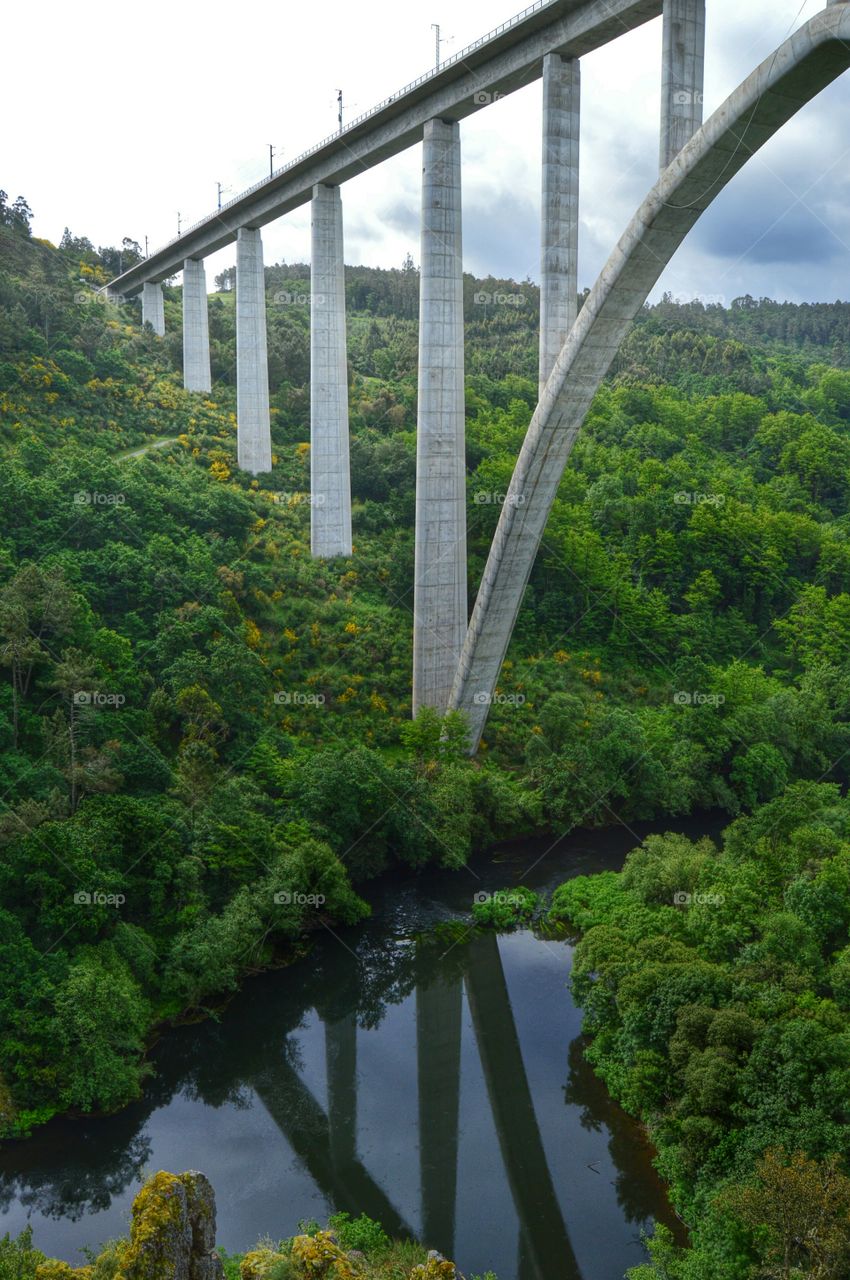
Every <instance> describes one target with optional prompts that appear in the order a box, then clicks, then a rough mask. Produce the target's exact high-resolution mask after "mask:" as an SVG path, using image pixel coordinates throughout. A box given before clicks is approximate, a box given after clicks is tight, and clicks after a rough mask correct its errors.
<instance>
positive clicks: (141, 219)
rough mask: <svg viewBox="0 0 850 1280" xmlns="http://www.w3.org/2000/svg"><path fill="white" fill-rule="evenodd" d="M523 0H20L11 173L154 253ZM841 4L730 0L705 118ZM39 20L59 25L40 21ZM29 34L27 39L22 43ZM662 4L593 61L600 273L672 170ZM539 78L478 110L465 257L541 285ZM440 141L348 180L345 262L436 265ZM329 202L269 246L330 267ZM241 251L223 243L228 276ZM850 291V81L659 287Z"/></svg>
mask: <svg viewBox="0 0 850 1280" xmlns="http://www.w3.org/2000/svg"><path fill="white" fill-rule="evenodd" d="M517 3H518V0H451V3H447V0H357V3H356V4H355V3H353V2H352V0H347V2H342V3H340V2H338V0H316V2H315V3H313V4H306V3H299V4H293V3H292V0H283V2H282V3H279V4H277V5H268V4H263V3H261V0H239V4H238V5H235V6H234V5H231V4H224V3H222V2H221V0H205V2H204V3H203V4H201V3H200V2H199V0H176V3H175V0H147V3H146V4H145V5H136V6H128V5H123V4H118V5H116V4H115V3H114V0H78V3H76V4H74V5H69V4H66V3H63V4H61V5H60V4H59V3H58V0H46V3H45V4H43V5H40V6H38V7H37V8H36V9H33V8H32V7H30V6H23V5H16V6H9V7H8V8H7V10H6V12H5V14H4V19H3V27H4V37H5V39H4V46H5V50H4V57H3V64H4V65H3V77H4V82H5V95H4V97H5V101H6V103H7V104H10V103H17V104H18V106H17V115H16V117H12V116H11V115H10V110H9V109H8V107H7V112H6V129H5V137H3V138H2V142H0V187H2V188H3V189H4V190H6V191H7V192H8V193H9V196H10V198H12V199H14V198H15V197H16V196H17V195H19V194H23V195H24V196H26V197H27V199H28V201H29V203H30V205H31V207H32V209H33V211H34V215H35V217H34V222H33V232H34V234H35V235H37V236H43V237H45V238H47V239H49V240H52V241H53V242H54V243H56V242H58V240H59V239H60V237H61V235H62V231H63V229H64V227H65V226H68V227H70V229H71V231H72V232H73V233H74V234H75V235H86V236H88V237H89V238H90V239H91V240H92V241H93V242H94V244H95V245H117V244H119V243H120V241H121V239H122V237H124V236H129V237H131V238H132V239H135V240H138V241H139V242H140V243H141V244H142V245H144V242H145V237H146V236H147V237H148V242H149V245H150V248H151V249H152V250H153V249H154V248H155V247H156V246H158V245H159V244H161V243H163V242H164V241H166V240H168V239H170V238H171V237H172V236H173V235H174V234H175V233H176V231H177V218H178V213H179V214H180V215H181V217H182V219H183V226H184V227H185V226H187V225H189V224H191V223H192V222H195V221H197V220H198V219H199V218H201V217H203V216H204V215H205V214H207V213H210V212H212V210H213V209H214V208H215V207H216V200H217V190H216V183H217V182H221V183H222V185H223V186H224V187H225V189H226V192H225V196H224V198H225V199H228V198H230V196H232V195H235V194H237V193H238V192H239V191H241V190H243V189H244V188H245V187H247V186H250V185H251V184H252V183H254V182H256V181H258V180H259V179H260V178H262V177H263V176H264V175H265V174H267V173H268V164H269V149H268V148H269V144H272V145H273V147H274V148H275V165H276V167H277V166H279V165H281V164H283V163H285V162H286V160H287V159H293V158H295V157H296V156H297V155H298V154H299V153H300V152H301V151H303V150H305V149H306V148H308V147H310V146H312V145H313V144H315V143H316V142H318V141H320V140H321V139H322V138H324V137H326V136H327V135H328V134H330V133H333V132H334V131H335V129H336V111H337V104H336V95H337V90H338V89H340V88H342V90H343V95H344V105H345V112H346V115H347V116H348V118H353V116H355V115H357V114H359V113H360V112H362V111H365V110H367V109H369V108H370V107H371V106H373V105H374V104H375V103H377V102H378V101H380V100H381V99H383V98H385V97H388V96H389V95H390V94H392V93H395V92H396V91H397V90H398V89H400V88H401V87H402V86H403V85H405V84H407V83H408V82H409V81H411V80H413V79H415V78H416V77H417V76H418V75H420V74H421V73H422V72H424V71H427V70H428V69H429V68H430V67H432V66H433V63H434V37H435V33H434V31H433V30H432V29H431V24H432V23H440V25H441V34H442V35H443V37H444V38H445V40H444V44H443V56H444V57H448V56H451V55H452V54H454V53H456V52H458V51H460V50H461V49H462V48H463V47H464V46H465V45H467V44H470V43H471V42H472V41H473V40H475V39H477V38H478V37H479V36H481V35H483V34H484V33H485V32H487V31H488V30H491V29H492V28H493V27H495V26H497V25H498V24H499V23H501V22H503V21H505V20H507V19H508V18H510V17H512V16H513V15H514V13H516V12H517V11H518V10H517V8H516V7H515V6H516V5H517ZM822 7H823V0H708V30H707V50H706V114H709V113H710V112H712V111H714V110H715V109H716V107H717V106H718V105H719V104H720V103H721V102H722V101H723V100H724V98H726V96H727V95H728V94H729V93H730V92H731V91H732V90H733V89H734V88H735V87H736V86H737V84H738V83H739V82H740V81H741V80H742V79H743V78H744V77H745V76H746V75H747V74H748V73H749V72H750V71H751V70H752V69H753V67H755V65H756V64H757V63H758V62H760V61H761V60H762V59H764V58H766V57H768V56H769V55H770V54H771V53H772V52H773V50H774V48H775V47H776V46H777V45H778V44H779V43H780V42H781V41H782V40H783V39H784V38H785V37H787V36H788V35H789V34H790V33H791V32H792V31H793V30H794V29H795V28H796V27H798V26H799V25H801V23H802V22H804V21H805V20H806V19H808V18H810V17H812V16H813V15H814V14H815V13H816V12H817V11H818V10H819V9H820V8H822ZM36 14H37V24H36V22H35V20H34V19H35V15H36ZM16 50H17V53H16V52H15V51H16ZM660 61H661V21H660V19H658V20H656V21H655V22H652V23H649V24H647V25H646V26H645V27H643V28H642V29H641V30H639V31H637V32H633V33H630V34H626V35H624V36H622V37H621V38H620V39H618V40H617V41H615V42H614V43H612V44H611V45H609V46H607V47H606V48H605V49H602V50H598V51H597V52H596V53H593V54H589V55H588V56H587V57H585V58H584V59H583V60H582V132H581V176H580V181H581V222H580V238H579V285H580V287H582V288H583V287H585V286H587V287H589V286H591V285H592V284H593V282H594V280H595V278H596V275H597V274H598V272H599V270H600V269H601V267H602V266H603V264H604V262H605V260H606V258H607V257H608V254H609V253H610V251H611V249H612V248H613V247H614V245H615V243H616V241H617V240H618V238H619V236H620V235H621V234H622V232H623V230H624V228H625V226H626V225H627V223H628V221H629V219H630V218H631V216H632V214H633V213H634V211H635V209H636V207H637V206H638V205H639V203H640V201H641V200H642V199H643V197H644V195H645V194H646V192H647V191H648V190H649V188H650V187H651V186H652V184H653V182H654V180H655V178H656V176H657V163H658V118H659V111H660ZM540 107H541V92H540V82H539V81H538V82H536V83H535V84H533V85H529V86H527V87H526V88H524V89H522V90H519V91H518V92H517V93H515V94H512V95H510V96H509V97H507V98H505V99H504V100H503V101H501V102H498V103H495V104H493V105H492V106H490V107H488V108H487V109H486V110H484V111H480V112H478V113H477V114H476V115H474V116H473V117H471V118H469V119H467V120H466V121H464V122H463V123H462V125H461V139H462V152H463V236H464V266H465V269H466V270H468V271H471V272H473V273H474V274H476V275H479V276H486V275H489V274H492V275H494V276H497V277H506V278H514V279H516V280H520V281H521V280H524V279H526V278H531V279H533V280H536V279H537V278H538V268H539V215H540V149H541V143H540ZM419 188H420V148H419V147H418V146H416V147H413V148H411V149H410V150H408V151H406V152H404V153H403V154H402V155H400V156H397V157H395V158H393V159H391V160H388V161H386V162H385V163H384V164H382V165H380V166H379V167H378V168H376V169H373V170H371V171H369V172H367V173H365V174H363V175H361V176H359V177H357V178H354V179H352V180H351V181H350V182H348V183H346V185H345V187H344V190H343V200H344V210H345V240H346V252H345V259H346V262H348V263H363V264H366V265H369V266H381V267H393V266H400V265H401V263H402V262H403V260H404V258H405V256H406V254H407V253H408V252H409V253H410V254H411V255H412V257H413V259H414V261H415V262H417V263H418V261H419V201H420V189H419ZM309 240H310V221H309V208H308V207H307V206H305V207H304V208H302V209H299V210H296V211H295V212H293V213H291V214H288V215H287V216H286V217H285V218H282V219H280V220H278V221H277V222H275V223H272V224H270V225H269V226H267V227H265V228H264V230H263V241H264V249H265V261H266V263H267V264H271V263H273V262H280V261H287V262H304V261H307V260H309ZM234 258H235V249H234V248H233V247H230V248H226V249H223V250H221V251H220V252H219V253H218V254H216V255H214V256H213V257H211V258H209V259H208V260H207V271H208V277H207V278H208V284H209V287H210V288H212V287H213V285H212V280H213V276H214V274H215V273H217V272H219V271H221V270H222V269H223V268H224V267H226V266H230V265H232V263H233V262H234ZM664 291H668V292H670V293H672V294H673V295H674V296H676V297H678V298H687V299H690V298H694V297H703V298H705V299H710V300H712V301H721V302H724V303H726V304H728V303H729V302H730V301H731V300H732V299H733V298H735V297H738V296H740V295H742V294H745V293H750V294H752V295H753V296H755V297H763V296H764V297H773V298H777V299H790V300H792V301H817V300H820V301H828V302H832V301H835V300H836V299H838V298H840V299H850V76H845V77H844V78H843V79H842V80H840V81H839V82H838V83H836V84H834V85H833V86H831V87H830V88H829V89H827V90H826V91H825V92H824V93H823V94H821V96H820V97H819V98H817V99H816V100H815V101H814V102H813V103H810V104H809V106H808V107H806V108H805V109H804V110H803V111H802V112H801V113H800V114H799V115H798V116H797V117H796V118H795V119H794V120H793V121H792V122H790V123H789V124H788V125H787V126H786V127H785V129H784V130H782V131H781V132H780V133H779V134H778V135H777V136H776V137H775V138H774V139H773V140H772V142H771V143H770V144H768V146H767V147H765V148H764V150H763V151H762V152H761V153H759V155H758V156H756V157H755V158H754V159H753V160H752V161H750V163H749V165H748V166H747V167H746V168H745V169H744V171H743V172H742V173H741V174H739V175H738V176H737V177H736V178H735V179H734V180H733V181H732V183H731V184H730V186H729V187H728V188H727V190H726V191H725V192H724V193H723V195H721V197H720V198H719V199H718V200H717V201H716V203H715V204H714V205H713V206H712V208H711V209H710V210H709V211H708V212H707V213H706V214H705V215H704V217H703V218H702V219H701V221H700V222H699V223H698V225H697V227H696V228H695V229H694V230H693V231H692V232H691V235H690V236H689V237H688V239H687V240H686V242H685V244H684V245H683V246H682V248H681V249H680V250H679V252H678V254H677V255H676V257H675V258H674V260H673V262H672V263H671V265H670V266H669V268H668V269H667V271H666V272H665V273H664V276H663V277H662V279H661V281H660V283H659V286H658V289H657V290H656V295H655V296H658V294H660V293H661V292H664Z"/></svg>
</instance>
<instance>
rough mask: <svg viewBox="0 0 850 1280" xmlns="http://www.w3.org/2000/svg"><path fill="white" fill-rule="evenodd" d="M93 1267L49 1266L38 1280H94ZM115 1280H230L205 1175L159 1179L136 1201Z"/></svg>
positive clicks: (45, 1264) (171, 1175)
mask: <svg viewBox="0 0 850 1280" xmlns="http://www.w3.org/2000/svg"><path fill="white" fill-rule="evenodd" d="M91 1275H92V1269H91V1267H77V1268H74V1267H71V1266H69V1265H68V1263H67V1262H56V1261H50V1262H43V1263H41V1264H40V1265H39V1267H38V1269H37V1270H36V1280H90V1277H91ZM115 1280H224V1267H223V1265H222V1261H221V1258H220V1257H219V1256H218V1254H217V1253H216V1252H215V1192H214V1191H213V1189H212V1186H211V1185H210V1182H209V1180H208V1179H207V1178H206V1177H205V1176H204V1174H202V1173H198V1172H196V1171H195V1170H191V1171H190V1172H189V1173H181V1174H175V1173H164V1172H160V1173H157V1174H155V1175H154V1176H153V1177H152V1178H151V1179H150V1180H149V1181H148V1182H146V1183H145V1185H144V1186H143V1187H142V1189H141V1191H140V1192H139V1194H138V1195H137V1196H136V1199H135V1200H134V1201H133V1219H132V1225H131V1227H130V1239H129V1240H128V1241H127V1243H126V1244H124V1245H123V1246H122V1247H121V1259H120V1264H119V1271H118V1273H117V1275H116V1278H115Z"/></svg>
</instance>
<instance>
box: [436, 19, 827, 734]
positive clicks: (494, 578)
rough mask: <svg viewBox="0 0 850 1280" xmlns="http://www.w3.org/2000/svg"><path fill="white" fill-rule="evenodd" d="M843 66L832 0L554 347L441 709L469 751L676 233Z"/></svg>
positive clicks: (760, 80) (662, 188) (690, 151)
mask: <svg viewBox="0 0 850 1280" xmlns="http://www.w3.org/2000/svg"><path fill="white" fill-rule="evenodd" d="M848 66H850V5H848V3H847V2H846V0H840V2H838V3H836V2H835V0H833V3H832V5H831V7H830V8H828V9H826V10H824V11H823V12H821V13H819V14H817V15H816V16H815V17H814V18H812V19H811V20H810V21H809V22H807V23H806V24H805V25H804V26H802V27H801V28H800V29H799V30H798V31H796V32H795V33H794V35H792V36H791V37H790V38H789V39H788V40H786V41H785V42H784V43H783V44H781V45H780V46H779V48H778V49H777V50H776V51H775V52H774V53H773V54H772V55H771V56H770V57H769V58H767V59H766V60H765V61H764V62H763V63H762V64H761V65H760V66H759V67H757V68H756V70H755V71H753V72H752V74H751V75H750V76H748V77H747V79H746V80H745V81H744V82H743V83H742V84H741V85H740V86H739V87H738V88H737V89H736V90H735V91H734V93H732V94H731V96H730V97H729V98H727V100H726V101H725V102H724V103H723V105H722V106H721V107H720V108H719V109H718V110H717V111H716V112H715V113H714V115H713V116H711V118H710V119H709V120H707V121H706V123H705V124H704V125H703V127H702V128H701V129H700V130H699V132H698V133H696V134H695V135H694V137H693V138H692V139H691V141H690V142H689V143H688V144H687V145H686V146H685V147H684V148H683V149H682V151H681V152H680V153H679V154H678V155H677V156H676V158H675V159H674V160H673V162H672V163H671V164H670V165H669V167H668V168H667V169H665V171H664V172H663V173H662V175H661V177H660V178H659V180H658V182H657V183H656V185H655V186H654V187H653V189H652V190H651V191H650V193H649V195H648V196H647V197H646V199H645V200H644V202H643V204H642V205H641V207H640V208H639V209H638V211H637V213H636V214H635V216H634V218H633V219H632V221H631V223H630V224H629V226H628V228H627V229H626V231H625V233H624V235H623V237H622V239H621V240H620V242H619V244H618V245H617V247H616V249H615V250H614V252H613V253H612V254H611V257H610V258H609V259H608V262H607V263H606V265H605V267H604V268H603V270H602V273H601V274H600V276H599V279H598V280H597V281H596V284H595V285H594V287H593V290H592V291H591V294H590V297H589V298H588V300H587V302H586V303H585V305H584V307H583V309H582V311H581V312H580V314H579V316H578V319H577V320H576V323H575V325H574V326H573V328H572V330H571V332H570V334H569V336H568V338H567V341H566V342H565V343H564V346H563V347H562V349H561V353H560V355H559V356H558V359H557V362H556V364H555V367H554V369H553V371H552V374H551V376H550V378H549V380H548V382H547V383H546V386H545V387H544V389H543V392H542V394H541V397H540V402H539V404H538V406H537V409H536V410H535V413H534V416H533V418H532V420H531V425H530V426H529V429H528V433H527V435H526V437H525V441H524V443H523V446H522V449H521V451H520V455H519V458H518V460H517V464H516V468H515V470H514V474H513V478H512V480H511V484H510V488H509V490H508V493H507V495H506V500H505V503H504V505H503V508H502V513H501V517H500V519H499V523H498V526H497V529H496V534H495V536H494V538H493V543H492V546H491V548H490V554H489V556H488V559H487V564H486V566H485V569H484V574H483V577H482V580H481V586H480V588H479V591H478V598H477V599H476V602H475V607H474V609H473V613H472V619H471V621H470V624H469V629H468V631H467V635H466V639H465V641H464V645H463V650H462V653H461V657H460V662H459V664H458V669H457V673H456V675H455V679H454V684H453V687H452V692H451V698H450V702H449V705H450V707H451V708H454V709H459V710H461V711H464V712H465V713H466V714H467V716H468V717H469V721H470V725H471V728H472V748H473V750H477V747H478V744H479V741H480V738H481V733H482V730H483V728H484V724H485V722H486V719H487V713H488V709H489V706H490V701H491V699H492V696H493V693H494V690H495V688H496V681H497V679H498V676H499V671H500V669H501V666H502V661H503V659H504V656H505V652H506V650H507V647H508V643H509V641H510V638H511V634H512V632H513V628H514V624H515V622H516V617H517V614H518V612H519V608H520V604H521V602H522V597H523V593H524V591H525V587H526V584H527V582H528V578H529V575H530V573H531V569H532V566H533V564H534V559H535V556H536V554H537V549H538V546H539V544H540V539H541V537H542V535H543V531H544V528H545V526H546V521H547V519H548V516H549V512H550V510H551V508H552V503H553V501H554V499H555V494H556V492H557V489H558V485H559V483H560V480H561V476H562V475H563V472H564V468H565V466H566V463H567V459H568V458H569V455H570V452H571V450H572V447H573V444H574V443H575V440H576V437H577V435H578V433H579V430H580V429H581V426H582V424H583V422H584V419H585V417H586V415H587V412H588V410H589V409H590V405H591V402H592V400H593V397H594V396H595V395H596V392H597V391H598V389H599V387H600V385H601V383H602V380H603V379H604V377H605V375H606V374H607V372H608V370H609V368H610V366H611V363H612V361H613V359H614V356H615V355H616V353H617V351H618V350H619V347H620V344H621V343H622V341H623V339H624V338H625V336H626V334H627V332H628V330H629V328H630V326H631V324H632V322H633V321H634V318H635V316H636V315H637V313H638V311H639V310H640V308H641V307H642V306H643V304H644V303H645V301H646V299H647V297H648V296H649V294H650V292H651V290H652V289H653V287H654V286H655V284H656V283H657V281H658V279H659V277H660V275H661V273H662V271H663V270H664V268H665V267H666V266H667V264H668V263H669V262H670V259H671V258H672V257H673V255H674V253H675V252H676V250H677V249H678V248H679V246H680V245H681V243H682V241H683V240H684V238H685V236H686V235H687V234H688V232H689V231H690V230H691V228H692V227H693V226H694V224H695V223H696V222H697V220H698V219H699V217H700V215H701V214H702V213H704V212H705V210H706V209H707V208H708V207H709V205H710V204H711V203H712V201H713V200H714V199H715V198H716V197H717V196H718V195H719V193H720V192H721V191H722V190H723V188H724V187H725V186H726V185H727V184H728V183H729V182H730V181H731V179H732V178H733V177H734V176H735V174H736V173H738V172H739V170H740V169H742V168H743V166H744V165H745V164H746V162H747V160H749V159H750V157H751V156H752V155H754V154H755V152H756V151H758V150H759V149H760V148H761V147H762V146H764V144H765V143H766V142H767V141H768V140H769V139H770V138H771V137H772V136H773V135H774V134H775V133H776V132H777V131H778V130H779V129H780V128H781V127H782V126H783V125H784V124H785V123H786V122H787V121H788V120H790V119H791V117H792V116H794V115H795V114H796V113H797V112H798V111H799V110H800V108H801V107H803V106H805V104H806V103H807V102H809V101H810V100H811V99H812V98H814V97H816V96H817V94H819V93H820V92H821V90H823V89H825V88H826V86H827V85H828V84H831V83H832V81H833V80H835V79H837V78H838V76H840V75H841V74H842V72H844V71H846V70H847V68H848Z"/></svg>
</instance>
